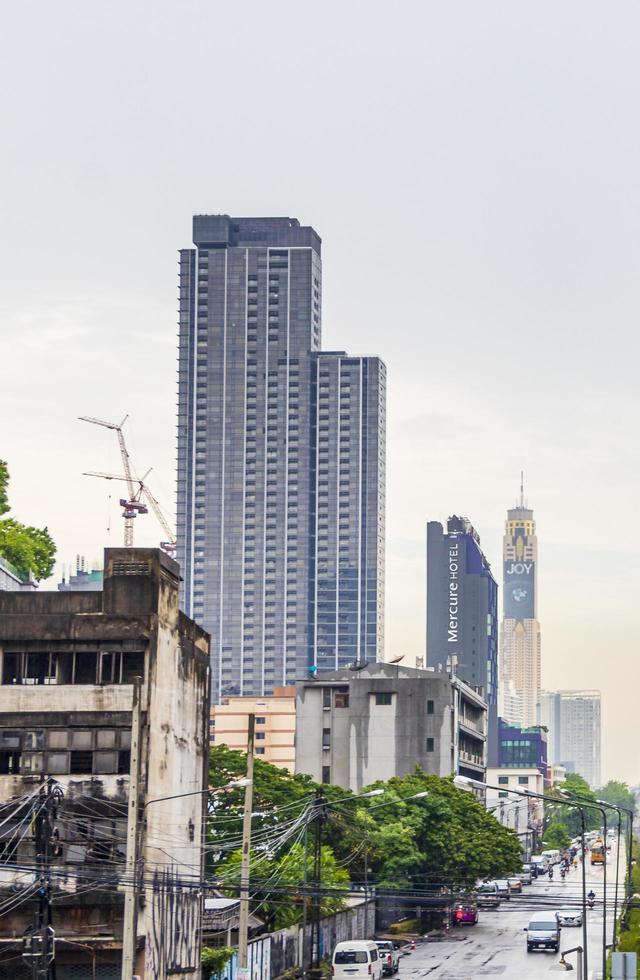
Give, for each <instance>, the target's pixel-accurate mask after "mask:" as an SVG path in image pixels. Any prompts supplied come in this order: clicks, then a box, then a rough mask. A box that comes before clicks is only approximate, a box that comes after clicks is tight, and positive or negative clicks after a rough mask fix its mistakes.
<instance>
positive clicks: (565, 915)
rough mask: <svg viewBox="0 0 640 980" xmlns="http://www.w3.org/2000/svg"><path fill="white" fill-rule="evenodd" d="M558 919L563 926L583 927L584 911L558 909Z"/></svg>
mask: <svg viewBox="0 0 640 980" xmlns="http://www.w3.org/2000/svg"><path fill="white" fill-rule="evenodd" d="M556 918H557V920H558V922H559V923H560V925H561V926H581V925H582V909H570V908H563V909H558V911H557V912H556Z"/></svg>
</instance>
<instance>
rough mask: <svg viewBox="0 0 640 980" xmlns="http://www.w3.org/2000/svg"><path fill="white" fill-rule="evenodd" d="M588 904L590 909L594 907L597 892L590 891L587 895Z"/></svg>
mask: <svg viewBox="0 0 640 980" xmlns="http://www.w3.org/2000/svg"><path fill="white" fill-rule="evenodd" d="M587 904H588V906H589V908H590V909H592V908H593V907H594V905H595V904H596V896H595V892H589V894H588V895H587Z"/></svg>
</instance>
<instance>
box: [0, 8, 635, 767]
mask: <svg viewBox="0 0 640 980" xmlns="http://www.w3.org/2000/svg"><path fill="white" fill-rule="evenodd" d="M639 36H640V8H638V6H637V4H636V3H633V2H625V0H621V2H619V3H616V4H614V5H606V6H605V5H603V4H601V3H595V2H591V0H564V2H563V3H561V4H559V3H557V2H551V0H542V2H538V3H535V4H533V3H517V4H514V3H513V2H512V0H502V2H496V0H483V2H482V3H478V2H477V0H459V2H453V3H442V2H433V0H420V2H417V0H416V2H414V0H407V2H401V3H399V4H396V5H390V4H388V3H382V2H379V0H368V2H366V3H365V2H360V0H341V2H336V0H325V2H324V3H323V4H314V5H311V4H304V3H300V2H292V0H280V2H279V3H277V4H266V3H263V2H262V3H260V2H257V0H246V2H244V3H227V4H222V3H215V2H212V0H180V3H175V2H167V0H154V2H153V3H150V2H146V3H142V2H140V0H126V2H124V0H110V2H109V3H108V4H106V3H105V4H98V3H87V2H86V0H59V2H58V3H55V4H51V3H50V2H49V0H22V2H21V3H19V4H12V5H9V6H7V7H6V9H5V10H4V12H3V30H2V37H1V38H0V93H1V94H0V105H1V109H2V120H3V140H2V142H3V150H2V154H1V155H0V269H1V270H2V272H1V273H0V279H1V287H0V323H1V331H2V346H1V348H0V419H1V420H2V421H1V423H0V457H2V458H6V459H7V460H8V461H9V464H10V470H11V477H12V482H11V488H10V490H11V499H12V503H13V514H14V516H16V517H17V518H19V519H22V520H25V521H27V522H28V523H31V524H35V525H45V524H46V525H48V527H49V528H50V530H51V532H52V534H53V536H54V537H55V539H56V541H57V544H58V549H59V558H60V565H59V567H58V570H57V573H58V576H59V574H60V573H61V571H62V564H63V563H64V564H65V565H69V564H72V563H73V562H74V561H75V556H76V555H77V554H83V555H85V556H86V559H87V562H88V563H89V564H91V563H93V562H99V561H100V559H101V554H102V548H103V547H104V546H105V545H106V544H108V543H109V542H111V543H112V544H114V545H115V544H119V543H120V542H121V536H122V521H121V518H120V517H119V514H118V509H117V506H116V496H117V493H118V491H119V488H118V487H117V486H115V485H114V484H111V483H106V482H103V481H99V480H94V479H91V478H89V477H85V476H83V475H82V474H83V471H85V470H106V471H114V470H115V471H116V472H117V471H118V470H119V459H118V454H117V449H116V443H115V438H114V437H113V434H112V433H110V432H108V431H106V430H101V429H97V428H95V427H93V426H90V425H87V424H86V423H82V422H79V421H77V417H78V416H79V415H92V416H96V417H99V418H105V419H111V420H118V421H119V420H121V419H122V418H123V417H124V416H125V415H127V414H128V415H129V417H130V418H129V421H128V422H127V424H126V433H127V437H128V439H129V442H130V451H131V455H132V458H133V460H134V464H135V466H136V467H137V469H138V470H139V471H144V470H146V469H147V468H148V467H150V466H152V467H153V470H152V473H151V475H150V477H149V481H150V485H151V487H152V489H153V490H154V491H155V493H156V495H157V496H158V497H159V498H160V500H161V501H162V502H163V503H164V504H165V506H166V507H167V508H168V509H169V510H171V509H172V508H173V505H174V497H173V495H174V479H175V477H174V466H175V441H176V421H175V412H176V408H175V403H176V330H177V327H176V322H177V315H176V309H177V271H178V270H177V250H178V249H179V248H182V247H188V246H189V245H190V244H191V238H190V232H191V216H192V214H194V213H227V214H231V215H236V216H242V215H288V216H295V217H297V218H299V219H300V221H301V222H302V223H303V224H311V225H313V226H314V228H315V229H316V230H317V231H318V233H319V234H320V235H321V236H322V239H323V346H324V347H325V348H326V349H346V350H348V351H349V352H350V353H352V354H354V355H358V354H363V355H379V356H380V357H382V358H383V359H384V361H385V363H386V365H387V370H388V457H387V463H388V488H387V489H388V501H387V507H388V510H387V602H386V612H387V649H386V654H387V657H392V656H396V655H399V654H400V653H406V654H408V655H409V656H411V657H413V656H415V655H421V654H422V652H423V650H424V642H425V639H424V638H425V624H424V621H425V611H424V610H425V526H426V522H427V520H445V519H446V517H447V516H448V515H449V514H451V513H458V514H464V515H466V516H468V517H469V519H470V520H471V521H472V523H473V524H474V526H475V527H476V528H477V530H478V531H479V533H480V535H481V539H482V545H483V547H484V549H485V551H486V553H487V555H488V557H489V559H490V560H491V561H492V564H493V567H494V570H495V571H496V573H499V570H500V565H501V561H500V553H501V551H500V549H501V535H502V531H503V523H504V520H505V517H506V509H507V507H509V506H513V505H514V503H515V500H516V497H517V494H518V489H519V474H520V470H521V469H524V470H525V495H526V497H527V499H528V501H529V504H530V505H531V506H532V507H533V508H534V509H535V517H536V521H537V528H538V535H539V571H538V588H539V598H540V602H539V617H540V620H541V623H542V665H543V666H542V671H543V685H544V686H545V687H547V688H553V689H555V688H582V687H588V688H600V689H601V690H602V693H603V761H604V775H605V777H606V778H609V777H621V778H625V779H627V780H629V781H631V782H634V783H637V782H640V768H639V764H638V760H637V748H636V744H637V739H638V721H637V719H638V706H637V689H638V685H637V680H638V671H637V657H638V616H637V608H638V583H639V572H640V561H639V559H638V549H637V543H636V537H637V531H636V527H635V517H636V510H637V501H638V480H639V476H640V460H639V456H638V439H637V431H638V426H639V422H640V417H639V416H640V412H639V409H638V399H637V397H636V388H637V364H638V347H639V343H638V329H637V323H638V313H639V309H640V277H639V275H638V271H639V270H638V266H639V260H640V254H639V245H640V182H639V181H638V174H639V173H640V128H639V127H638V125H637V107H638V103H639V95H640V92H639V89H640V59H639V58H638V37H639ZM110 494H111V501H110V500H109V495H110ZM137 524H138V526H137V527H136V542H137V543H138V544H141V545H154V544H156V543H157V542H158V541H159V539H160V537H161V536H162V535H161V532H159V529H158V527H157V525H156V524H155V523H154V519H153V518H152V517H148V518H140V519H139V520H138V522H137ZM54 584H55V581H52V582H50V583H49V585H48V586H47V587H51V586H53V585H54Z"/></svg>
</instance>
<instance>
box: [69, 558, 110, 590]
mask: <svg viewBox="0 0 640 980" xmlns="http://www.w3.org/2000/svg"><path fill="white" fill-rule="evenodd" d="M102 581H103V574H102V569H101V568H97V567H94V568H91V569H88V568H87V563H86V560H85V557H84V555H76V564H75V571H74V572H72V571H71V570H69V573H68V575H67V572H66V569H64V568H63V571H62V581H61V582H58V592H101V591H102Z"/></svg>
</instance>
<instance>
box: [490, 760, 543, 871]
mask: <svg viewBox="0 0 640 980" xmlns="http://www.w3.org/2000/svg"><path fill="white" fill-rule="evenodd" d="M486 781H487V783H488V784H489V785H490V786H491V787H493V788H492V789H487V790H486V794H485V803H486V806H487V809H488V810H491V811H492V812H493V814H494V816H495V817H496V819H497V820H498V821H499V822H500V823H501V824H504V826H505V827H511V829H512V830H515V832H516V834H517V835H518V837H519V838H520V842H521V844H522V851H523V855H524V857H525V859H527V860H528V859H529V858H530V857H531V854H532V853H535V851H536V850H537V848H538V845H539V843H540V840H541V839H542V826H543V818H544V803H543V801H542V800H537V799H535V798H533V799H527V798H525V797H524V796H518V795H516V794H515V793H510V792H509V790H516V791H517V792H518V793H523V792H526V791H529V792H531V793H540V794H542V793H544V776H543V774H542V773H541V772H540V770H539V769H538V768H536V767H534V766H531V767H527V766H524V767H521V768H517V767H513V766H509V767H504V768H500V767H496V768H493V767H491V768H489V769H487V780H486Z"/></svg>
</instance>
